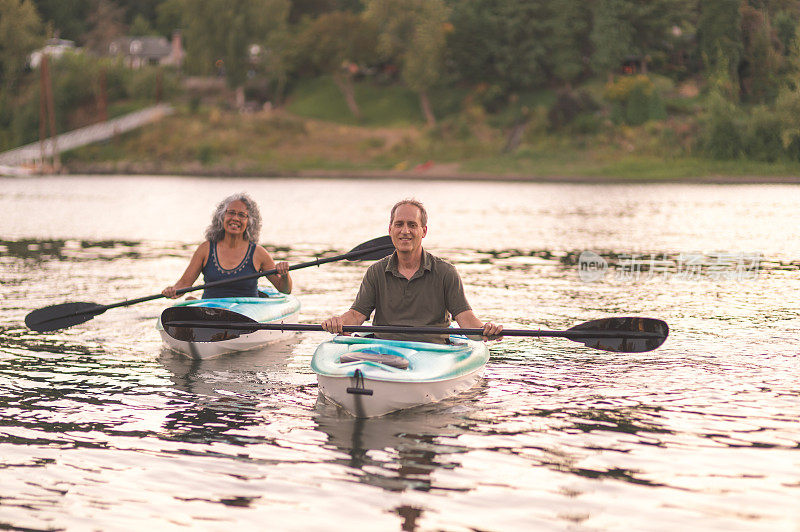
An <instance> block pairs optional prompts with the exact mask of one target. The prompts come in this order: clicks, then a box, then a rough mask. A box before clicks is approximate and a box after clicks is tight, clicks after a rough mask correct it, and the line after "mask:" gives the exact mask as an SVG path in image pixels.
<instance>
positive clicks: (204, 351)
mask: <svg viewBox="0 0 800 532" xmlns="http://www.w3.org/2000/svg"><path fill="white" fill-rule="evenodd" d="M259 290H260V291H261V292H262V293H263V294H264V295H265V296H266V297H230V298H220V299H193V300H189V301H182V302H180V303H177V304H176V305H173V306H172V307H170V308H168V309H166V310H164V312H163V313H162V314H161V317H160V318H159V319H158V323H157V324H156V329H157V330H158V332H159V333H160V334H161V338H162V339H163V340H164V344H165V345H166V346H167V347H168V348H170V349H172V350H173V351H177V352H178V353H182V354H184V355H188V356H190V357H192V358H199V359H206V358H213V357H216V356H219V355H223V354H226V353H233V352H237V351H249V350H251V349H258V348H260V347H264V346H265V345H268V344H270V343H272V342H274V341H276V340H280V339H283V338H286V333H285V332H282V331H268V330H257V331H253V332H250V333H246V334H231V331H230V330H227V329H213V328H210V329H203V328H187V327H170V328H169V332H168V331H166V330H164V326H163V325H162V320H164V321H178V320H203V321H222V322H258V323H280V322H284V321H293V320H294V319H295V318H296V317H297V315H298V313H299V312H300V301H299V300H298V299H297V298H296V297H295V296H292V295H289V294H283V293H281V292H278V291H277V290H275V289H274V288H272V287H271V286H270V287H261V288H259Z"/></svg>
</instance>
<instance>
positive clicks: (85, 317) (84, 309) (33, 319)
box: [25, 302, 106, 332]
mask: <svg viewBox="0 0 800 532" xmlns="http://www.w3.org/2000/svg"><path fill="white" fill-rule="evenodd" d="M105 311H106V307H104V306H101V305H98V304H97V303H83V302H78V303H62V304H60V305H51V306H49V307H44V308H40V309H37V310H34V311H33V312H31V313H29V314H28V315H27V316H25V325H27V327H28V329H31V330H32V331H36V332H47V331H57V330H59V329H66V328H67V327H72V326H73V325H77V324H79V323H84V322H87V321H89V320H90V319H92V318H94V317H95V316H97V315H98V314H102V313H103V312H105Z"/></svg>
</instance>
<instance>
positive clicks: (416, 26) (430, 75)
mask: <svg viewBox="0 0 800 532" xmlns="http://www.w3.org/2000/svg"><path fill="white" fill-rule="evenodd" d="M448 15H449V10H448V8H447V6H446V5H445V4H444V1H443V0H368V1H367V2H366V9H365V11H364V16H365V18H366V20H367V21H370V22H372V23H374V24H375V25H376V26H377V28H378V52H379V53H381V54H382V56H383V57H384V58H385V59H386V60H389V61H398V62H399V63H400V65H401V67H400V72H401V76H402V78H403V81H404V82H405V84H406V85H407V86H408V87H409V88H410V89H411V90H413V91H414V92H416V93H417V94H418V95H419V99H420V106H421V107H422V113H423V115H424V116H425V120H426V121H427V123H428V124H429V125H435V124H436V117H435V115H434V114H433V109H432V107H431V103H430V98H429V96H428V91H429V90H430V89H431V88H432V87H434V86H435V85H436V83H437V82H438V81H439V80H440V78H441V77H442V72H443V70H444V51H445V42H446V33H447V32H448V31H449V28H450V26H449V25H448V24H447V19H448Z"/></svg>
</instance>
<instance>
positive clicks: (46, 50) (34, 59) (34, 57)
mask: <svg viewBox="0 0 800 532" xmlns="http://www.w3.org/2000/svg"><path fill="white" fill-rule="evenodd" d="M77 51H79V50H78V49H77V48H75V41H69V40H67V39H47V42H45V45H44V47H42V48H39V49H38V50H36V51H34V52H32V53H31V55H30V56H28V65H30V67H31V68H33V69H36V68H39V64H40V63H41V62H42V56H43V55H47V56H48V57H51V58H54V59H55V58H58V57H61V56H62V55H64V54H65V53H66V52H77Z"/></svg>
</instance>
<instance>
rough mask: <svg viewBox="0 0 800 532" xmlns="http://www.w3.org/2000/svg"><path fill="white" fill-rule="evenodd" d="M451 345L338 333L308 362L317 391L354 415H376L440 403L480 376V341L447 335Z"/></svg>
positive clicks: (484, 355)
mask: <svg viewBox="0 0 800 532" xmlns="http://www.w3.org/2000/svg"><path fill="white" fill-rule="evenodd" d="M451 342H452V343H451V344H446V345H445V344H430V343H425V342H403V341H398V340H379V339H374V338H365V337H350V336H336V337H334V338H333V339H331V340H330V341H328V342H324V343H322V344H320V346H319V347H318V348H317V350H316V352H315V353H314V356H313V358H312V360H311V369H312V370H313V371H314V372H315V373H316V374H317V381H318V383H319V387H320V391H321V392H322V394H323V395H324V396H325V397H327V398H328V399H329V400H331V401H333V402H334V403H336V404H338V405H339V406H341V407H342V408H344V410H346V411H347V412H349V413H350V414H352V415H354V416H356V417H376V416H382V415H384V414H387V413H389V412H394V411H397V410H403V409H406V408H411V407H413V406H418V405H422V404H427V403H433V402H438V401H441V400H443V399H446V398H448V397H451V396H453V395H456V394H458V393H461V392H463V391H465V390H467V389H469V388H471V387H472V386H474V385H475V383H476V382H477V381H478V380H479V379H480V378H481V377H482V376H483V370H484V368H485V365H486V362H487V361H488V359H489V350H488V348H487V347H486V345H485V344H484V343H483V342H478V341H473V340H468V339H466V338H464V337H457V336H451Z"/></svg>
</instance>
